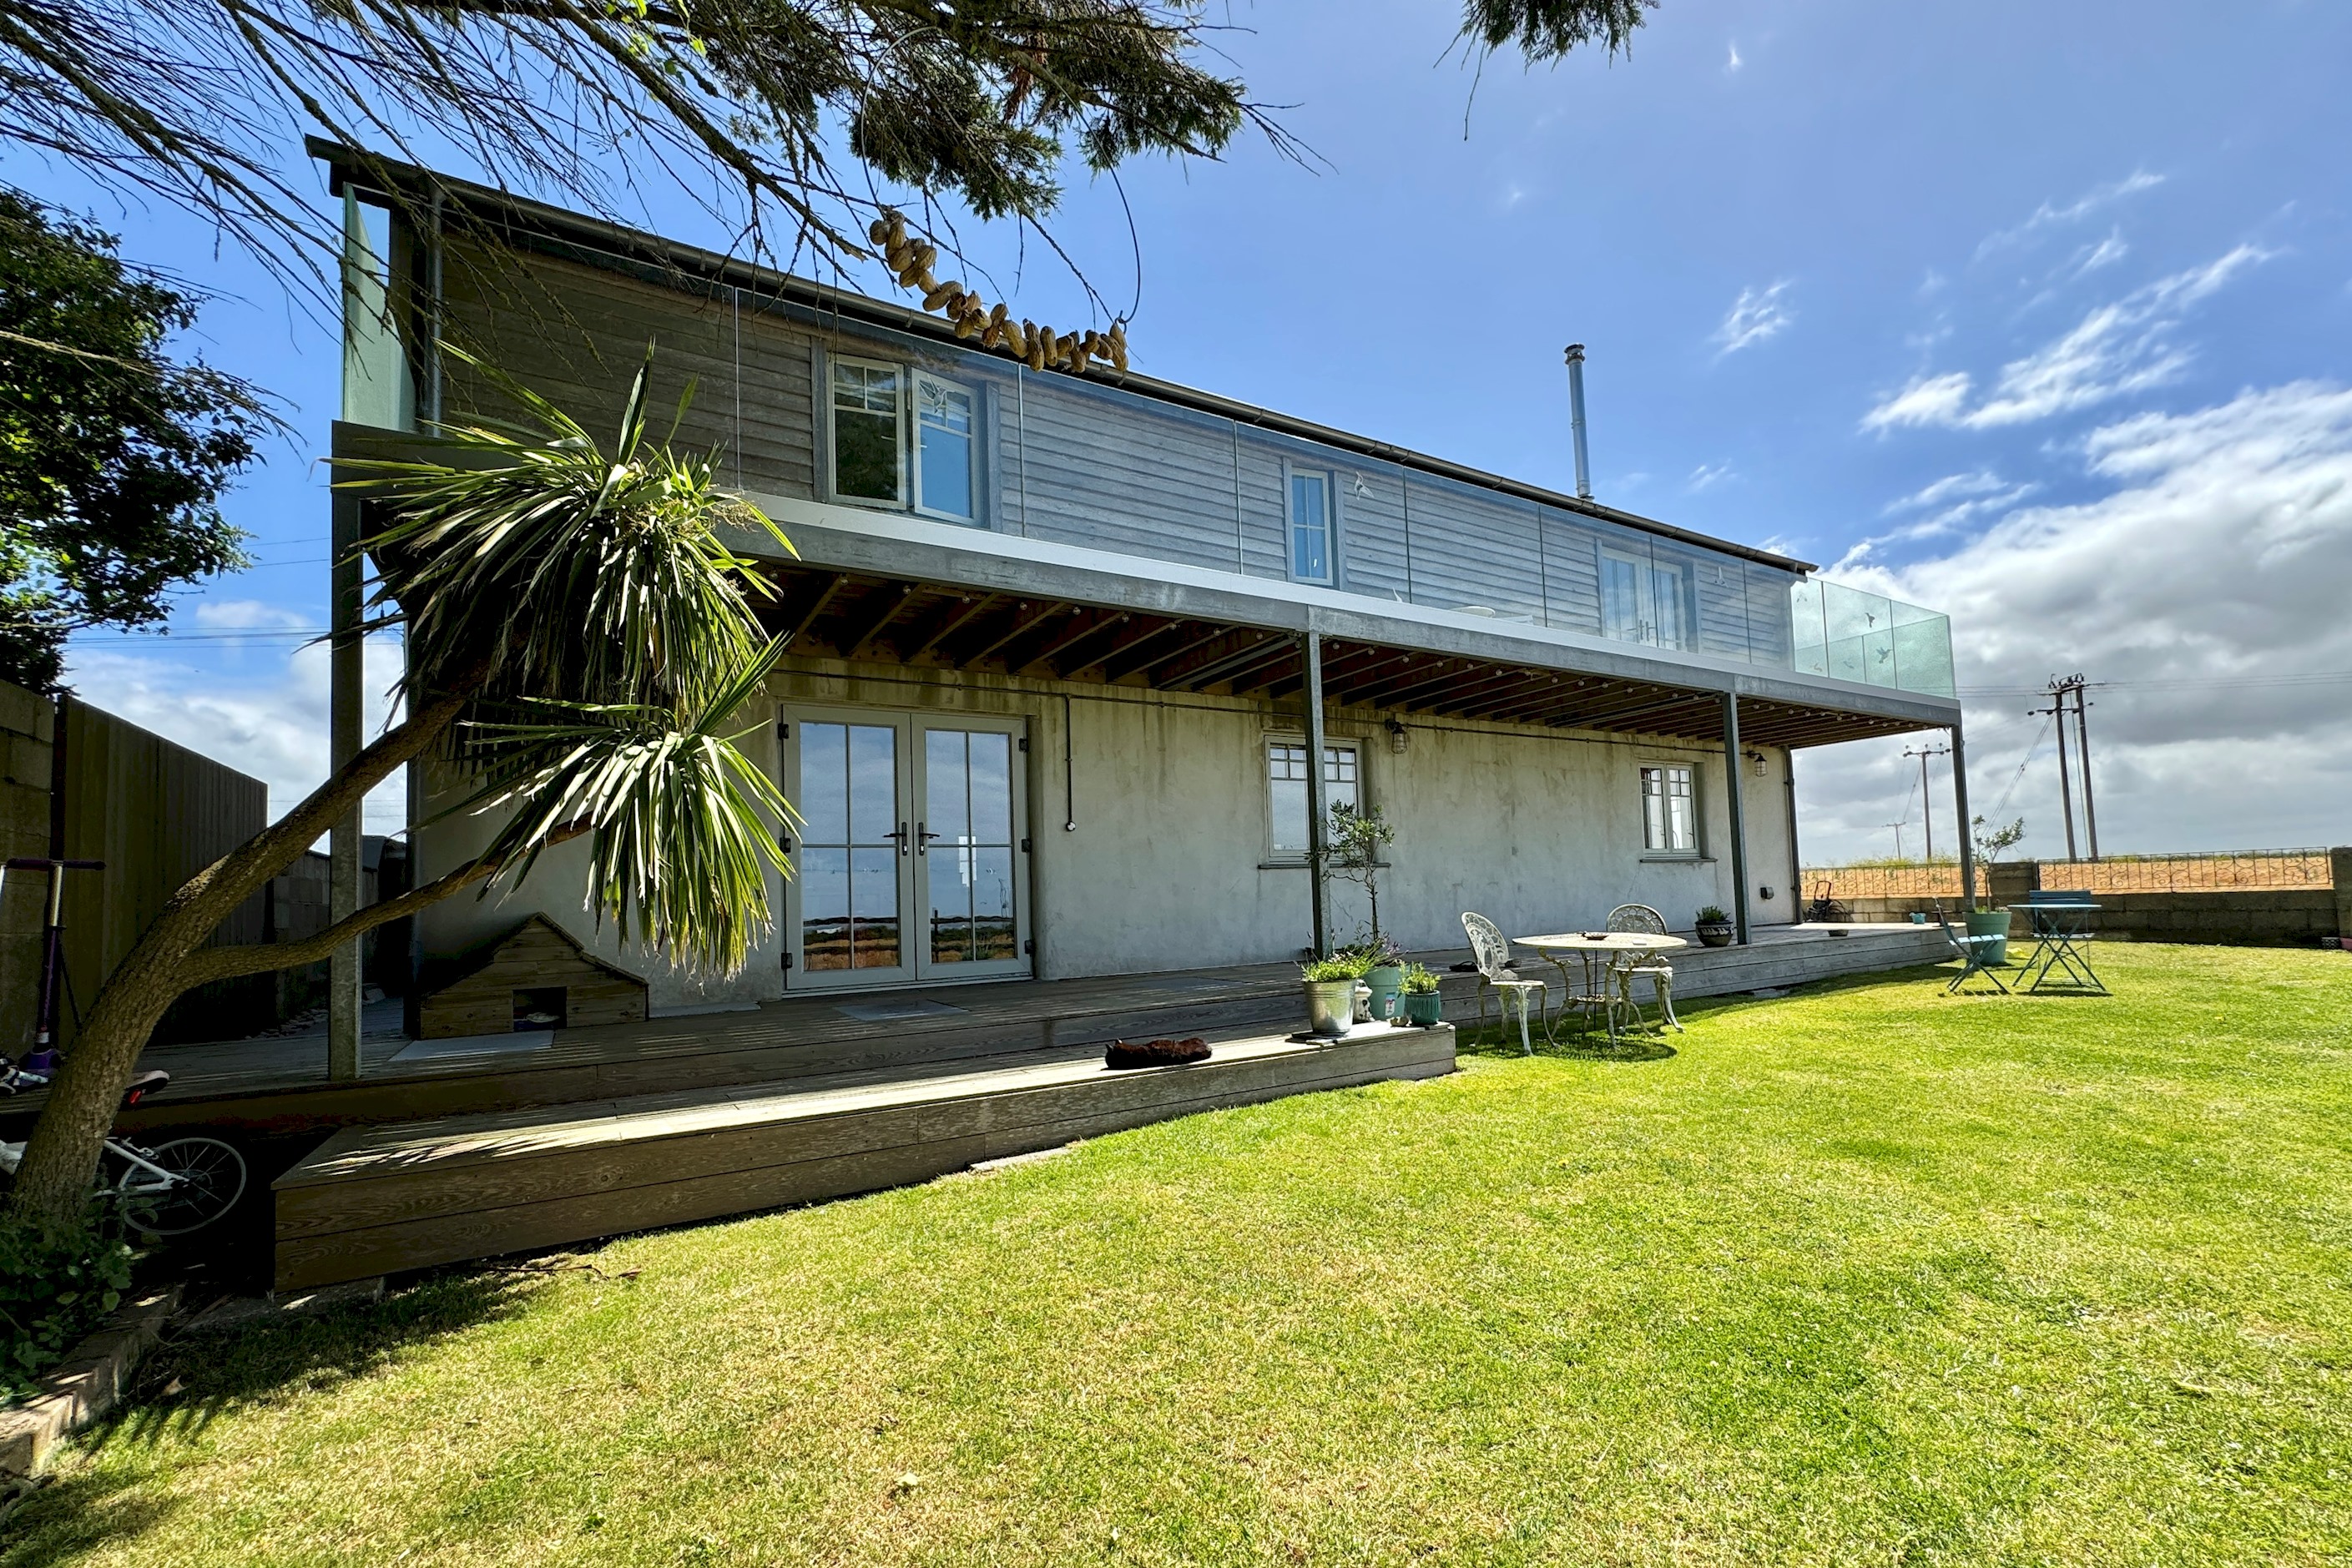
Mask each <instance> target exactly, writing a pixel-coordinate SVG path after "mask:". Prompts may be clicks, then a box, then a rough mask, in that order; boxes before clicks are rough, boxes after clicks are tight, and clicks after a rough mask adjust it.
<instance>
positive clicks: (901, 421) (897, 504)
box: [823, 353, 914, 512]
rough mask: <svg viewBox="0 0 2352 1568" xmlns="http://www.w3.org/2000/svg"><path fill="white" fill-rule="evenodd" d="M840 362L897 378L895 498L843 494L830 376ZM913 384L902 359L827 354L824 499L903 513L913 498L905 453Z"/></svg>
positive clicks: (837, 419)
mask: <svg viewBox="0 0 2352 1568" xmlns="http://www.w3.org/2000/svg"><path fill="white" fill-rule="evenodd" d="M843 365H856V366H857V367H858V368H860V369H862V370H869V371H890V372H891V373H892V374H894V375H896V376H897V377H898V420H897V425H898V429H897V434H896V436H895V438H894V439H895V446H894V451H895V453H896V455H897V461H898V496H897V497H895V498H892V499H887V500H886V499H884V498H882V497H877V496H852V495H846V494H844V493H843V491H842V488H841V414H842V409H841V406H840V404H839V402H837V401H836V399H835V390H834V382H833V378H834V372H835V370H836V369H837V368H838V367H840V366H843ZM913 383H914V368H913V367H912V366H910V365H908V364H906V363H905V362H903V361H897V360H877V359H872V358H869V357H867V356H866V355H864V354H835V353H827V354H826V355H825V356H824V381H823V387H824V491H825V499H826V500H828V501H832V502H834V503H835V504H836V505H839V506H844V507H866V509H868V510H869V511H877V512H904V511H908V510H909V509H911V507H912V504H913V498H914V476H913V475H912V474H910V473H909V472H908V467H909V464H908V451H909V443H908V423H909V415H910V414H911V413H912V412H913V410H912V404H913V401H914V400H913V399H912V398H911V397H909V396H908V393H909V392H911V391H912V390H913Z"/></svg>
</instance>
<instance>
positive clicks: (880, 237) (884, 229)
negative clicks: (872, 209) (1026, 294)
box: [866, 209, 1127, 376]
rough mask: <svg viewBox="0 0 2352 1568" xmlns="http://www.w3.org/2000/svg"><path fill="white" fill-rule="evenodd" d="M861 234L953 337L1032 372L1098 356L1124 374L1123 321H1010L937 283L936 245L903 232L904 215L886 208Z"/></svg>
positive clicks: (976, 298) (968, 293)
mask: <svg viewBox="0 0 2352 1568" xmlns="http://www.w3.org/2000/svg"><path fill="white" fill-rule="evenodd" d="M866 237H867V238H868V239H870V240H872V241H873V242H874V244H875V245H876V246H877V247H878V248H879V249H880V250H881V252H882V259H883V261H884V262H885V263H886V264H887V266H888V267H889V268H890V270H891V272H892V273H893V274H895V275H896V276H897V277H898V287H901V288H910V289H919V290H920V291H921V293H922V296H923V308H924V309H926V310H935V311H938V312H939V313H940V314H941V315H943V316H945V317H946V318H947V319H948V320H950V322H952V323H954V325H955V335H956V336H957V337H958V338H961V339H965V340H971V339H975V338H976V339H978V340H980V346H981V347H982V348H983V349H993V350H1001V351H1003V352H1004V353H1007V354H1010V355H1012V356H1013V358H1014V359H1016V360H1024V361H1028V365H1029V368H1030V369H1031V370H1033V371H1049V370H1053V371H1068V372H1069V373H1070V374H1072V375H1078V376H1082V375H1085V374H1086V373H1087V367H1088V366H1089V365H1090V364H1093V363H1095V362H1096V361H1100V362H1101V363H1103V364H1107V365H1108V366H1110V367H1111V369H1112V370H1114V371H1118V373H1119V374H1120V375H1125V374H1126V373H1127V324H1126V323H1125V322H1123V321H1119V322H1113V323H1112V325H1111V329H1110V330H1109V331H1108V332H1097V331H1096V330H1094V329H1092V328H1088V329H1087V330H1086V331H1084V332H1067V333H1065V332H1056V331H1055V330H1054V329H1053V328H1051V327H1040V326H1038V325H1037V324H1036V323H1035V322H1034V321H1015V320H1014V319H1013V318H1012V316H1011V314H1010V313H1009V312H1008V311H1007V310H1006V309H1005V308H1004V307H1003V305H1002V304H998V305H990V304H989V303H988V302H987V301H986V300H984V299H982V298H981V297H980V295H979V294H978V293H977V292H975V291H974V290H971V289H969V288H966V287H964V286H963V285H962V284H961V283H941V282H940V280H939V279H938V278H937V277H933V276H932V275H931V268H932V267H933V266H934V265H935V264H936V263H937V262H938V261H939V258H940V253H939V250H938V247H936V246H931V245H929V244H926V243H924V242H923V241H920V240H918V239H916V238H915V237H914V236H913V235H910V234H908V232H907V220H906V218H905V216H904V215H903V214H899V213H897V212H894V211H890V210H887V209H886V210H885V211H884V212H883V214H882V215H881V216H880V217H878V218H876V219H875V220H874V221H873V222H872V223H871V224H869V225H866Z"/></svg>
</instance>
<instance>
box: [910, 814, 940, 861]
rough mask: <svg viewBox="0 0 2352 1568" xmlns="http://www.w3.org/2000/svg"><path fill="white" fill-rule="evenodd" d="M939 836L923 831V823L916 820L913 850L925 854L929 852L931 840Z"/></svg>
mask: <svg viewBox="0 0 2352 1568" xmlns="http://www.w3.org/2000/svg"><path fill="white" fill-rule="evenodd" d="M939 836H940V835H939V834H937V833H927V832H925V831H923V824H922V823H921V822H920V821H917V822H916V823H915V852H916V853H917V854H919V855H927V854H929V853H930V852H931V841H932V840H933V839H936V838H938V837H939Z"/></svg>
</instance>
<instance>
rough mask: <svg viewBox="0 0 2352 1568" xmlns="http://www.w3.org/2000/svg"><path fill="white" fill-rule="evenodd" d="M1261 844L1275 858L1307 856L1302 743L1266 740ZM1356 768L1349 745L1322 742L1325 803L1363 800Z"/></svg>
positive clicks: (1350, 803) (1304, 747)
mask: <svg viewBox="0 0 2352 1568" xmlns="http://www.w3.org/2000/svg"><path fill="white" fill-rule="evenodd" d="M1265 775H1266V807H1267V810H1266V847H1267V848H1268V849H1269V850H1271V851H1273V852H1274V856H1275V858H1276V859H1277V860H1304V859H1305V858H1306V857H1307V743H1306V742H1305V741H1302V740H1269V741H1267V742H1266V743H1265ZM1360 779H1361V773H1360V766H1359V763H1358V760H1357V756H1356V748H1355V747H1354V746H1353V745H1350V744H1348V743H1345V742H1341V743H1338V744H1332V745H1327V746H1325V747H1323V800H1324V804H1325V806H1326V807H1327V808H1328V807H1331V806H1342V805H1345V806H1359V805H1361V804H1362V803H1363V796H1362V793H1361V788H1360Z"/></svg>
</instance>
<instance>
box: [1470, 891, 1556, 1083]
mask: <svg viewBox="0 0 2352 1568" xmlns="http://www.w3.org/2000/svg"><path fill="white" fill-rule="evenodd" d="M1462 929H1463V930H1465V931H1466V932H1468V933H1469V935H1470V956H1471V957H1473V958H1475V960H1477V964H1478V1027H1479V1028H1480V1029H1481V1030H1484V1029H1485V1028H1486V993H1487V991H1488V990H1490V989H1491V990H1493V991H1495V992H1496V993H1497V996H1498V999H1499V1006H1500V1009H1501V1012H1502V1019H1503V1022H1504V1023H1506V1024H1507V1023H1509V1022H1510V1021H1511V1004H1512V1003H1513V1001H1515V1000H1516V1001H1517V1004H1518V1014H1519V1049H1520V1050H1522V1051H1526V1052H1527V1053H1528V1055H1529V1056H1533V1055H1534V1054H1535V1053H1536V1048H1535V1042H1534V1041H1533V1040H1532V1039H1530V1038H1529V1036H1528V999H1529V998H1528V993H1530V992H1533V993H1534V1002H1535V1005H1536V1007H1537V1008H1538V1009H1543V1010H1545V1011H1546V1012H1547V1013H1549V1001H1550V995H1551V988H1550V987H1549V985H1547V984H1546V983H1545V982H1544V981H1542V980H1525V979H1521V978H1520V977H1518V976H1517V974H1514V973H1513V972H1512V971H1511V970H1510V969H1509V968H1508V967H1506V966H1507V965H1508V964H1509V962H1510V958H1511V940H1510V938H1509V937H1507V936H1504V935H1503V930H1502V927H1501V926H1499V925H1496V924H1495V923H1494V922H1493V921H1491V920H1489V919H1487V918H1486V916H1485V915H1473V914H1471V913H1470V912H1469V911H1467V910H1465V911H1464V912H1463V915H1462ZM1544 1038H1545V1039H1546V1040H1549V1039H1550V1038H1551V1030H1550V1028H1549V1023H1547V1026H1546V1028H1545V1030H1544Z"/></svg>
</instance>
